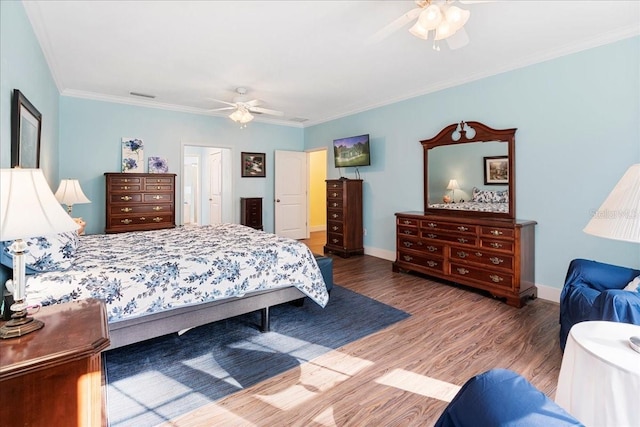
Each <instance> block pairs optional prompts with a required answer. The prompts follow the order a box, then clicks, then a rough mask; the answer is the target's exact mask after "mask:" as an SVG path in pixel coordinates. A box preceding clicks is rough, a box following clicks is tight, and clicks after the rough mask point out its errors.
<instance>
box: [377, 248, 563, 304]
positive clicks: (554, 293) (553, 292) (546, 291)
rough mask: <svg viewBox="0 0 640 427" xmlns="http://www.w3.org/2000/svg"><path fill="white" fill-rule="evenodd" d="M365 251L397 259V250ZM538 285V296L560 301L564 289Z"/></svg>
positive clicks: (389, 258)
mask: <svg viewBox="0 0 640 427" xmlns="http://www.w3.org/2000/svg"><path fill="white" fill-rule="evenodd" d="M364 253H365V254H366V255H371V256H374V257H376V258H382V259H386V260H387V261H395V260H396V253H395V252H393V251H387V250H384V249H380V248H371V247H367V246H365V247H364ZM536 287H537V288H538V298H540V299H543V300H546V301H551V302H557V303H560V292H562V289H559V288H554V287H552V286H546V285H538V284H536Z"/></svg>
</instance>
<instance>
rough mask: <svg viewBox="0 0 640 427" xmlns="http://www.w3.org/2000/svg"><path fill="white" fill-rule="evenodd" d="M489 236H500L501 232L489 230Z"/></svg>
mask: <svg viewBox="0 0 640 427" xmlns="http://www.w3.org/2000/svg"><path fill="white" fill-rule="evenodd" d="M491 234H493V235H494V236H502V231H500V230H491Z"/></svg>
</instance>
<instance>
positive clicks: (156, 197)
mask: <svg viewBox="0 0 640 427" xmlns="http://www.w3.org/2000/svg"><path fill="white" fill-rule="evenodd" d="M153 198H154V199H156V200H160V199H162V196H161V195H159V194H156V195H155V196H153Z"/></svg>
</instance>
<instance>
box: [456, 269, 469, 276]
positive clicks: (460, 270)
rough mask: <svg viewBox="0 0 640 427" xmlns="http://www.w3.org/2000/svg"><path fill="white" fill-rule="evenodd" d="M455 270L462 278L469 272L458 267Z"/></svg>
mask: <svg viewBox="0 0 640 427" xmlns="http://www.w3.org/2000/svg"><path fill="white" fill-rule="evenodd" d="M456 270H457V271H458V273H460V274H462V275H463V276H464V275H465V274H469V270H467V269H466V268H462V267H458V268H456Z"/></svg>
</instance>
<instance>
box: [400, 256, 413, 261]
mask: <svg viewBox="0 0 640 427" xmlns="http://www.w3.org/2000/svg"><path fill="white" fill-rule="evenodd" d="M402 258H404V260H405V261H407V262H408V261H413V257H412V256H411V255H403V257H402Z"/></svg>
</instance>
